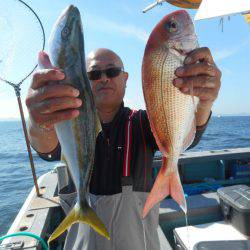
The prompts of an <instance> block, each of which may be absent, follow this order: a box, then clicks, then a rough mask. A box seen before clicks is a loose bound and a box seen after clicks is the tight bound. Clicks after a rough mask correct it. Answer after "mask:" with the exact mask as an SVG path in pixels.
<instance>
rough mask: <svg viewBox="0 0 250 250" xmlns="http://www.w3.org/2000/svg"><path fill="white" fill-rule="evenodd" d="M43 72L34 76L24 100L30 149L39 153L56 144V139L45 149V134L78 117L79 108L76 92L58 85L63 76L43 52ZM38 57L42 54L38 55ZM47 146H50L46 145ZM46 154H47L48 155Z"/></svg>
mask: <svg viewBox="0 0 250 250" xmlns="http://www.w3.org/2000/svg"><path fill="white" fill-rule="evenodd" d="M42 56H43V57H44V58H42V60H40V61H43V64H44V65H43V66H44V67H46V68H48V69H42V70H39V71H37V72H36V73H34V74H33V77H32V83H31V86H30V88H29V90H28V95H27V97H26V105H27V108H28V112H29V118H30V119H29V136H30V140H31V143H32V145H33V146H34V147H35V148H36V149H37V150H38V151H39V152H43V151H44V150H45V149H47V150H48V148H52V149H53V147H55V146H56V145H54V144H55V143H56V144H57V143H58V140H57V138H56V135H54V136H52V138H53V137H55V138H56V142H55V140H53V141H54V142H51V143H52V145H45V144H44V143H46V141H44V139H43V138H42V137H44V135H45V133H46V132H48V133H49V132H50V133H54V134H55V131H53V130H54V124H55V123H58V122H61V121H64V120H70V119H73V118H75V117H77V116H78V115H79V111H78V110H77V108H79V107H80V106H81V104H82V102H81V100H80V99H79V98H77V96H78V95H79V91H78V90H77V89H75V88H74V87H72V86H70V85H69V84H58V81H60V80H63V79H64V78H65V75H64V74H63V73H62V72H61V71H60V70H59V69H56V68H55V67H53V66H52V65H51V63H50V60H49V57H48V55H47V54H46V53H44V52H43V55H42ZM39 57H41V54H40V55H39ZM48 143H50V142H49V141H48ZM47 150H46V151H47Z"/></svg>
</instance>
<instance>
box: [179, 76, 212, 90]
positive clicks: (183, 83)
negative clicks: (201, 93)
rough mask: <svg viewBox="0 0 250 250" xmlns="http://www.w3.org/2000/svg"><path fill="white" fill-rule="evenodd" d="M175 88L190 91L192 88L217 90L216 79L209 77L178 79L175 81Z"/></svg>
mask: <svg viewBox="0 0 250 250" xmlns="http://www.w3.org/2000/svg"><path fill="white" fill-rule="evenodd" d="M174 86H176V87H178V88H182V89H184V88H185V89H189V88H190V86H193V88H215V87H216V78H215V77H211V76H207V75H201V76H193V77H192V76H191V77H184V78H176V79H174Z"/></svg>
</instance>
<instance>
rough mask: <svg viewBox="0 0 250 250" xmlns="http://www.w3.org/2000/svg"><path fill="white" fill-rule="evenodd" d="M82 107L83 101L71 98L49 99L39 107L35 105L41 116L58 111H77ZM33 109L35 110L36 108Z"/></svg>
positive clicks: (39, 104)
mask: <svg viewBox="0 0 250 250" xmlns="http://www.w3.org/2000/svg"><path fill="white" fill-rule="evenodd" d="M81 105H82V101H81V99H78V98H70V97H61V98H53V99H47V100H45V101H43V102H41V103H38V104H37V105H34V107H35V109H36V112H38V113H41V114H51V113H54V112H56V111H62V110H66V109H76V108H79V107H80V106H81ZM34 107H33V108H34Z"/></svg>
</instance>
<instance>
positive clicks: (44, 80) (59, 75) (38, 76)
mask: <svg viewBox="0 0 250 250" xmlns="http://www.w3.org/2000/svg"><path fill="white" fill-rule="evenodd" d="M64 78H65V75H64V73H63V72H61V71H60V70H58V69H43V70H38V71H36V72H35V73H34V74H33V78H32V83H31V86H30V87H31V88H32V89H38V88H40V87H42V86H45V85H48V83H49V82H52V81H60V80H63V79H64Z"/></svg>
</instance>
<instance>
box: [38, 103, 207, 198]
mask: <svg viewBox="0 0 250 250" xmlns="http://www.w3.org/2000/svg"><path fill="white" fill-rule="evenodd" d="M130 112H131V109H129V108H127V107H123V105H122V106H121V108H120V109H119V111H118V113H117V114H116V116H115V118H114V119H113V121H112V122H111V123H109V124H102V128H103V130H102V132H100V133H99V135H98V136H97V140H96V149H95V163H94V168H93V172H92V177H91V182H90V192H91V193H93V194H96V195H112V194H116V193H120V192H121V176H122V166H123V159H124V156H123V155H124V146H125V124H126V121H127V120H128V117H129V115H130ZM205 128H206V126H202V127H197V128H196V136H195V139H194V142H193V143H192V145H191V146H190V147H189V148H192V147H194V146H195V145H196V144H197V143H198V142H199V140H200V138H201V136H202V134H203V132H204V131H205ZM131 145H132V148H131V161H130V164H131V176H132V178H133V189H134V191H146V192H148V191H150V190H151V188H152V185H153V180H152V163H153V157H154V153H155V151H156V150H158V147H157V145H156V142H155V139H154V136H153V134H152V132H151V129H150V125H149V120H148V117H147V113H146V111H145V110H139V111H138V112H137V113H136V114H135V115H134V117H133V119H132V143H131ZM60 152H61V150H60V145H59V146H58V147H57V148H56V149H55V150H54V151H53V152H51V153H50V154H40V153H39V155H40V157H41V158H43V159H44V160H59V159H60Z"/></svg>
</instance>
